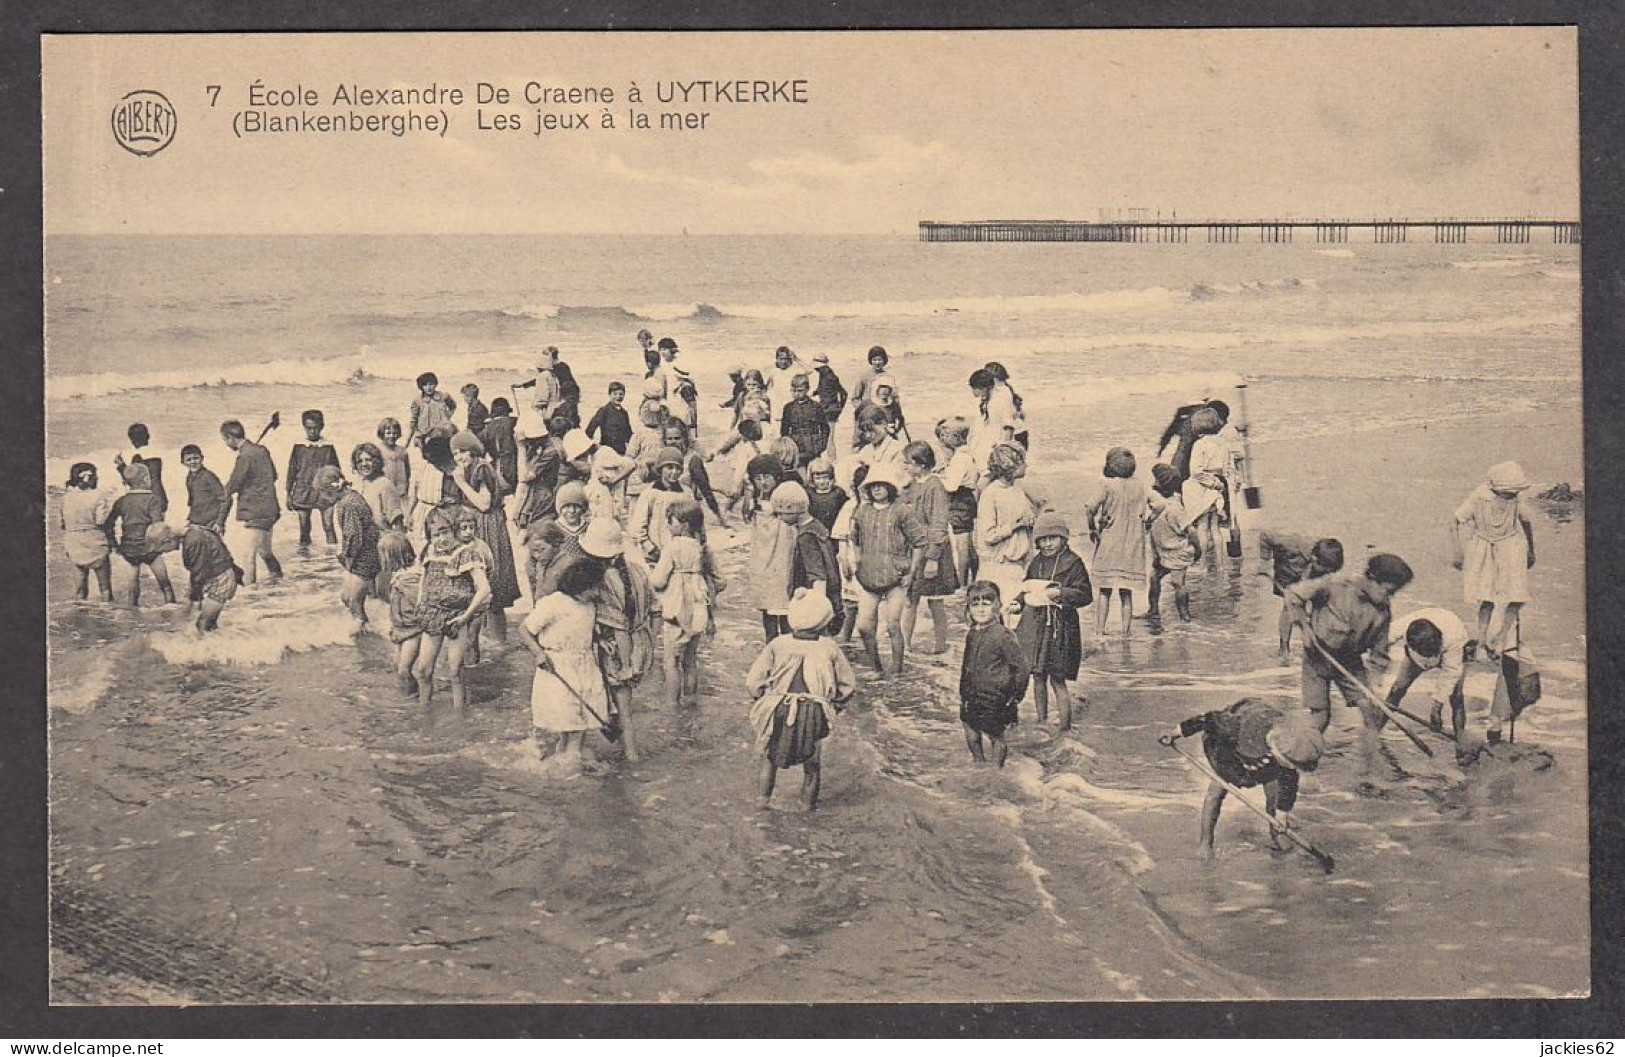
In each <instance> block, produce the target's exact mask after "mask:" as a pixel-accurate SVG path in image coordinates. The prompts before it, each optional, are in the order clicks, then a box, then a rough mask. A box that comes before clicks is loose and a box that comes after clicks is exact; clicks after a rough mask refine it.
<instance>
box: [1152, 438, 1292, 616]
mask: <svg viewBox="0 0 1625 1057" xmlns="http://www.w3.org/2000/svg"><path fill="white" fill-rule="evenodd" d="M1151 480H1152V482H1153V484H1152V490H1153V491H1155V492H1156V493H1157V495H1158V497H1159V498H1160V502H1157V501H1153V504H1152V509H1153V510H1154V511H1155V512H1156V513H1155V516H1153V517H1152V519H1151V525H1150V527H1149V528H1148V529H1147V530H1146V533H1147V535H1148V536H1149V537H1150V541H1151V591H1150V597H1149V598H1148V599H1147V616H1148V617H1149V620H1150V624H1151V634H1153V635H1160V634H1162V585H1163V582H1164V581H1167V583H1168V584H1169V585H1170V586H1172V587H1173V589H1174V608H1175V609H1177V610H1178V611H1179V619H1180V620H1183V621H1189V620H1190V619H1191V596H1190V592H1189V591H1187V590H1186V589H1185V577H1186V575H1187V574H1188V573H1189V572H1190V569H1191V566H1193V565H1195V564H1196V563H1197V561H1199V560H1200V559H1201V557H1202V548H1201V546H1200V545H1198V544H1197V542H1196V533H1195V531H1194V530H1193V529H1192V528H1191V524H1190V521H1189V519H1188V518H1186V516H1185V501H1184V500H1183V499H1182V498H1181V497H1180V484H1181V482H1180V480H1179V471H1178V470H1176V469H1174V468H1173V467H1172V466H1171V465H1169V464H1168V463H1165V462H1159V463H1157V464H1156V465H1155V466H1153V467H1151ZM1289 626H1290V625H1289Z"/></svg>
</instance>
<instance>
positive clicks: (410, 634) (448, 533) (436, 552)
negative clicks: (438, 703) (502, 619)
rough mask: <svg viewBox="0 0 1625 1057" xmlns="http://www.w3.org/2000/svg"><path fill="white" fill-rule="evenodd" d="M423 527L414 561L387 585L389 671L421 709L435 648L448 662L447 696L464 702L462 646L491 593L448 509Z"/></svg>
mask: <svg viewBox="0 0 1625 1057" xmlns="http://www.w3.org/2000/svg"><path fill="white" fill-rule="evenodd" d="M424 527H425V529H426V531H427V532H428V535H429V543H428V546H426V547H425V548H424V550H423V554H422V555H421V556H420V558H419V561H418V564H417V565H416V566H414V567H413V568H410V569H404V570H402V571H401V572H399V573H397V574H396V576H395V582H394V583H393V584H392V585H391V586H390V617H391V619H392V620H393V622H394V626H393V627H392V628H391V629H390V638H391V639H392V640H393V641H394V642H396V643H397V644H398V645H399V650H398V652H397V653H396V659H395V672H396V674H397V676H398V677H399V678H400V680H401V688H402V689H403V690H405V691H406V692H407V693H409V694H410V693H415V694H417V698H418V704H419V705H421V706H422V707H423V708H424V709H425V710H427V709H428V708H429V707H430V705H432V704H433V703H434V671H435V666H436V663H437V662H438V661H439V659H440V654H441V651H442V650H444V651H445V654H446V660H447V663H448V664H449V665H450V666H451V701H452V704H453V706H455V707H456V708H457V710H458V711H462V710H463V708H464V706H465V705H466V703H467V702H466V698H465V696H464V689H463V647H464V645H465V643H466V640H467V634H466V633H467V629H468V623H469V621H471V620H473V619H474V616H475V614H477V613H479V611H480V610H481V608H483V607H484V605H485V603H486V602H487V601H488V600H489V599H490V597H491V583H490V581H489V580H488V579H486V576H485V564H484V562H483V561H481V559H480V555H479V552H478V551H477V550H475V548H473V547H469V546H466V545H464V544H463V543H462V542H460V541H459V540H458V539H457V521H456V518H455V517H454V516H453V512H452V511H451V510H450V509H449V508H445V507H437V508H436V509H434V510H431V511H430V512H429V515H428V517H427V518H426V519H425V522H424Z"/></svg>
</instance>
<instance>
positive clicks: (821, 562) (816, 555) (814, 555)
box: [773, 481, 842, 634]
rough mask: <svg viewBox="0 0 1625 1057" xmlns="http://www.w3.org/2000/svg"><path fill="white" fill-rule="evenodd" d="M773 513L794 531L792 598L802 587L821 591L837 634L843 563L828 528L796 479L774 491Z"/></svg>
mask: <svg viewBox="0 0 1625 1057" xmlns="http://www.w3.org/2000/svg"><path fill="white" fill-rule="evenodd" d="M773 516H774V517H777V518H778V519H779V520H780V521H782V522H784V523H785V524H786V525H788V526H790V529H791V531H793V532H794V533H795V543H794V545H793V549H792V551H791V554H790V595H791V598H792V599H793V598H794V596H795V593H796V592H797V591H798V590H800V589H801V588H803V587H805V588H807V589H808V590H810V591H817V592H822V593H823V595H824V597H825V598H827V599H829V606H830V612H831V613H832V614H834V615H833V616H832V617H831V618H830V627H829V631H830V633H831V634H834V633H835V632H836V631H839V630H840V623H841V620H842V611H841V608H840V606H841V566H840V560H839V559H838V558H837V557H836V554H835V541H834V540H832V539H830V535H829V529H827V528H825V527H824V524H823V522H821V521H819V520H818V519H817V518H815V517H813V516H812V514H810V513H808V504H807V490H806V489H804V488H802V487H801V485H799V484H797V483H796V482H795V481H785V482H784V483H783V484H781V485H779V486H778V487H777V488H775V489H774V490H773Z"/></svg>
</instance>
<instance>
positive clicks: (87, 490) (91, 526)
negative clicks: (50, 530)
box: [60, 462, 113, 602]
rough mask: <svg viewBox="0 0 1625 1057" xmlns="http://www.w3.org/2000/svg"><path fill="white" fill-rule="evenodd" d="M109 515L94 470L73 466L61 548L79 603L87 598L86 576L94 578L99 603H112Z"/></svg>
mask: <svg viewBox="0 0 1625 1057" xmlns="http://www.w3.org/2000/svg"><path fill="white" fill-rule="evenodd" d="M112 512H113V503H112V500H111V499H109V498H108V497H107V495H106V494H105V493H104V492H102V491H101V489H100V488H99V487H98V481H97V477H96V467H94V466H92V465H91V464H90V463H88V462H76V463H74V464H73V468H72V469H71V470H69V471H68V491H67V494H66V495H64V496H63V497H62V512H61V515H60V516H61V526H62V546H63V548H64V549H65V550H66V551H67V552H68V560H69V561H71V562H73V568H74V571H75V573H76V574H77V575H78V578H79V582H78V586H77V587H76V588H75V591H74V597H75V598H77V599H79V600H80V601H81V602H83V601H84V600H85V599H86V598H88V597H89V596H90V574H91V573H95V574H96V589H97V590H98V591H99V592H101V599H102V601H103V602H111V601H112V600H113V567H112V563H111V562H110V561H109V560H108V555H109V554H111V553H112V548H111V546H110V545H109V543H108V538H107V524H108V518H109V516H110V515H111V514H112Z"/></svg>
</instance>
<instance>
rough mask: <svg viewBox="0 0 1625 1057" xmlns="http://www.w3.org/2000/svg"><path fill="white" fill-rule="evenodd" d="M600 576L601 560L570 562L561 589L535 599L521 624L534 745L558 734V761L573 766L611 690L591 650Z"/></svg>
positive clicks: (579, 759) (602, 716)
mask: <svg viewBox="0 0 1625 1057" xmlns="http://www.w3.org/2000/svg"><path fill="white" fill-rule="evenodd" d="M603 579H604V567H603V566H602V565H601V564H599V563H597V562H590V561H578V562H574V563H572V564H571V565H570V566H569V567H568V568H566V569H565V570H564V572H563V573H562V574H561V575H560V576H559V589H558V590H557V591H554V592H553V593H552V594H550V595H548V596H547V597H545V598H542V599H539V600H538V601H537V603H536V605H535V606H533V607H532V608H531V611H530V613H529V614H527V615H526V617H525V622H524V624H523V625H522V627H523V629H524V637H525V645H526V646H527V647H529V648H530V651H531V654H532V655H533V656H534V657H535V658H536V675H535V677H534V678H533V679H532V680H531V686H530V722H531V727H532V730H533V732H534V735H535V737H536V741H537V748H538V749H540V748H542V747H543V746H542V741H543V740H544V739H545V738H547V737H548V736H549V735H557V736H558V743H557V751H556V754H557V756H558V757H559V760H560V761H561V763H563V764H566V765H570V766H573V767H577V768H579V767H580V766H581V765H582V763H583V758H582V749H583V748H584V747H585V743H586V740H587V732H588V731H589V730H592V729H593V728H595V727H596V726H598V721H599V720H601V719H608V718H609V693H608V691H607V689H606V688H605V686H604V676H603V673H602V672H601V671H599V668H598V656H597V653H596V652H595V651H594V649H593V626H594V624H595V623H596V620H597V610H596V608H595V607H594V605H593V601H592V591H593V590H594V589H595V588H596V587H598V585H599V584H600V583H601V582H602V581H603Z"/></svg>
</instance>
